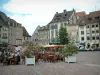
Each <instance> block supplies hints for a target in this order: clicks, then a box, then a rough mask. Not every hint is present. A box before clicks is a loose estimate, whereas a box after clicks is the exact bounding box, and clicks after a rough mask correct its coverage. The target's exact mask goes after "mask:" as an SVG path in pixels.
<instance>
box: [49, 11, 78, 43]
mask: <svg viewBox="0 0 100 75" xmlns="http://www.w3.org/2000/svg"><path fill="white" fill-rule="evenodd" d="M61 26H63V27H65V28H67V32H68V33H69V35H70V37H72V36H74V35H76V34H77V31H75V32H76V33H75V32H73V30H74V29H73V30H70V29H71V28H73V26H74V27H75V30H76V29H77V25H76V16H75V10H74V9H73V10H72V11H67V10H64V11H63V12H62V13H58V12H56V14H55V15H54V17H53V19H52V21H51V22H50V23H49V31H50V43H52V42H54V43H59V42H57V38H58V35H59V29H60V27H61ZM68 28H69V29H68ZM72 32H73V33H72ZM74 33H75V34H74ZM73 34H74V35H73ZM75 38H76V37H75Z"/></svg>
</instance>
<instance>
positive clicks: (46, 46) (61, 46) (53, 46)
mask: <svg viewBox="0 0 100 75" xmlns="http://www.w3.org/2000/svg"><path fill="white" fill-rule="evenodd" d="M43 47H44V48H49V49H50V50H51V49H53V48H64V45H45V46H43Z"/></svg>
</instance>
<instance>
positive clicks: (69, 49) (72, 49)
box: [61, 44, 78, 57]
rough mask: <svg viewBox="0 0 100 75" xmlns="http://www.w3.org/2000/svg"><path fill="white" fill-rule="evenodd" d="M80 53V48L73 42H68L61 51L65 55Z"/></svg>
mask: <svg viewBox="0 0 100 75" xmlns="http://www.w3.org/2000/svg"><path fill="white" fill-rule="evenodd" d="M77 53H78V48H77V47H76V46H75V45H73V44H67V45H65V46H64V48H63V49H62V51H61V54H62V55H64V56H65V57H67V56H72V55H73V54H77Z"/></svg>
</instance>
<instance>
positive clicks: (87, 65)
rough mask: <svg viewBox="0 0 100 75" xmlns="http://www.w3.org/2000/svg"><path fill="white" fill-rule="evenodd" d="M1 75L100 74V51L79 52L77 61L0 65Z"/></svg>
mask: <svg viewBox="0 0 100 75" xmlns="http://www.w3.org/2000/svg"><path fill="white" fill-rule="evenodd" d="M0 75H100V51H99V52H79V54H77V63H70V64H68V63H65V62H57V63H47V62H46V63H43V62H39V63H37V64H36V65H34V66H26V65H10V66H2V65H0Z"/></svg>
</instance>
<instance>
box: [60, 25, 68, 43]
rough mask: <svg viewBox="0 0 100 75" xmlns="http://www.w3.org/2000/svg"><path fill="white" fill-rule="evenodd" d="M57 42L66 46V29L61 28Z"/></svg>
mask: <svg viewBox="0 0 100 75" xmlns="http://www.w3.org/2000/svg"><path fill="white" fill-rule="evenodd" d="M59 42H60V44H62V45H65V44H68V42H69V40H68V33H67V30H66V28H64V27H62V26H61V28H60V30H59Z"/></svg>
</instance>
